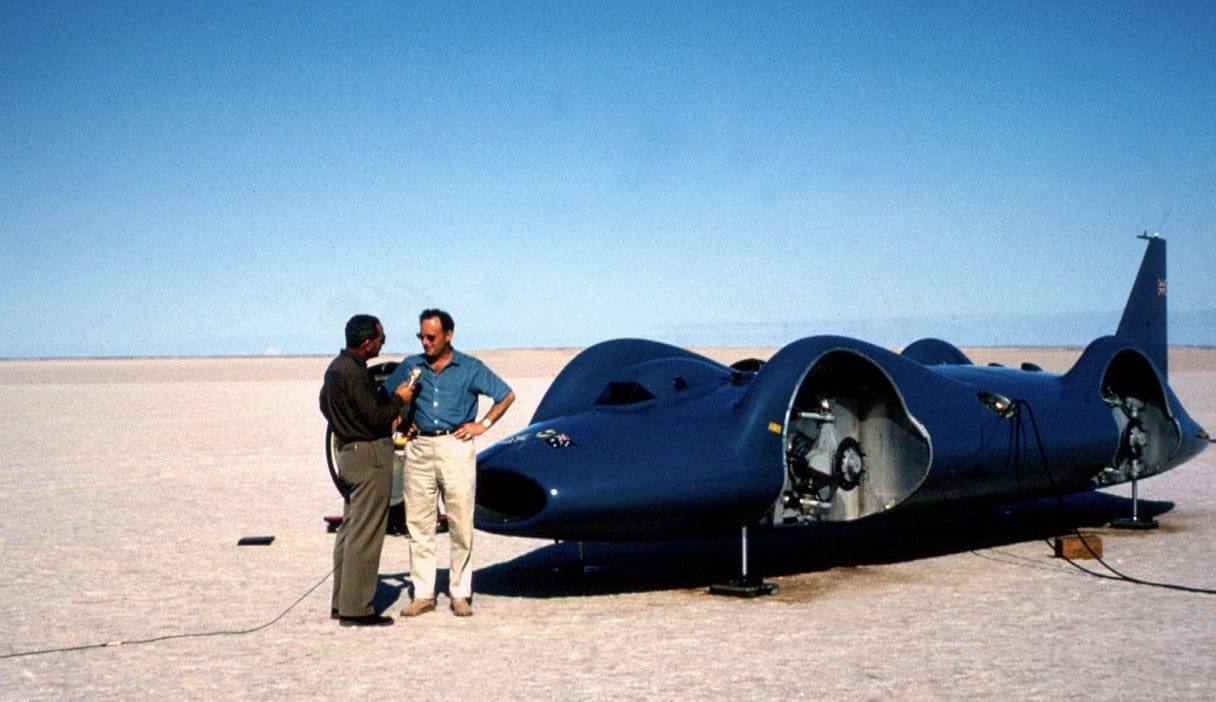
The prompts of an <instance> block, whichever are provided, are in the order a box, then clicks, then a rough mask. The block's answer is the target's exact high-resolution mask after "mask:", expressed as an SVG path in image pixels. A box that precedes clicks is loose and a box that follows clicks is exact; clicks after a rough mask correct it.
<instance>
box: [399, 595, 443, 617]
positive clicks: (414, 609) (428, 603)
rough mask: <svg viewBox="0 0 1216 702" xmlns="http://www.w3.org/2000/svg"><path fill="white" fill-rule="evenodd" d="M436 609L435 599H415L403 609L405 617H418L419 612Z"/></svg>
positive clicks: (402, 614) (402, 613) (402, 612)
mask: <svg viewBox="0 0 1216 702" xmlns="http://www.w3.org/2000/svg"><path fill="white" fill-rule="evenodd" d="M434 611H435V600H433V599H432V600H414V601H413V602H411V603H410V606H409V607H406V608H405V609H403V610H401V616H403V617H416V616H418V615H419V614H426V613H427V612H434Z"/></svg>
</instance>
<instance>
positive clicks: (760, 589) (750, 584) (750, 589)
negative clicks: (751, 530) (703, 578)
mask: <svg viewBox="0 0 1216 702" xmlns="http://www.w3.org/2000/svg"><path fill="white" fill-rule="evenodd" d="M742 542H743V560H742V568H741V572H740V574H739V577H737V578H735V579H733V580H729V581H727V582H725V583H717V584H714V585H710V586H709V594H711V595H730V596H732V597H758V596H760V595H772V594H776V592H777V586H776V585H773V584H772V583H766V582H764V580H763V579H761V578H758V577H754V576H751V575H748V573H747V527H746V526H745V527H743V536H742Z"/></svg>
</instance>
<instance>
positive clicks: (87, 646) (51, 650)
mask: <svg viewBox="0 0 1216 702" xmlns="http://www.w3.org/2000/svg"><path fill="white" fill-rule="evenodd" d="M333 574H334V571H333V570H332V569H331V570H330V571H329V572H328V573H326V574H325V576H324V577H322V578H321V579H320V580H318V581H317V582H316V584H315V585H313V586H312V587H310V588H308V590H306V591H305V592H304V594H303V595H300V597H299V598H298V599H297V600H296V601H295V602H292V603H291V606H289V607H288V608H287V609H285V610H283V611H282V612H281V613H280V614H279V616H277V617H275V618H274V619H271V620H270V621H268V622H266V623H265V624H259V625H258V626H255V627H252V628H250V629H231V630H221V631H199V632H193V633H189V634H166V635H164V636H154V637H152V638H150V639H131V640H123V641H109V642H107V643H98V644H82V645H80V646H64V647H61V648H44V649H39V650H36V651H19V652H17V653H6V654H3V655H0V660H3V659H6V658H20V657H22V656H38V655H42V654H45V653H65V652H67V651H83V650H86V649H90V648H116V647H118V646H134V645H136V644H149V643H156V642H157V641H169V640H170V639H193V638H203V637H207V636H243V635H245V634H252V633H253V632H255V631H261V630H262V629H265V628H267V627H269V626H270V625H272V624H274V623H275V622H277V621H279V620H280V619H282V618H283V617H284V616H286V615H287V613H288V612H290V611H291V610H293V609H295V608H296V605H298V604H300V603H301V602H303V601H304V600H305V599H306V598H307V597H308V596H309V595H311V594H312V593H313V591H314V590H316V589H317V588H319V587H321V584H322V583H324V582H325V581H326V580H328V579H329V576H331V575H333Z"/></svg>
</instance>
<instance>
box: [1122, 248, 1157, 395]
mask: <svg viewBox="0 0 1216 702" xmlns="http://www.w3.org/2000/svg"><path fill="white" fill-rule="evenodd" d="M1140 238H1141V239H1146V240H1147V241H1148V249H1147V250H1146V251H1145V252H1144V259H1143V260H1142V261H1141V262H1140V272H1139V273H1137V274H1136V283H1135V285H1133V286H1132V292H1131V294H1130V295H1128V296H1127V306H1126V307H1124V308H1123V319H1121V320H1119V331H1117V332H1115V333H1116V334H1118V335H1119V336H1121V337H1123V338H1125V339H1127V340H1128V341H1131V342H1133V343H1135V344H1136V345H1137V346H1139V347H1140V348H1141V349H1143V350H1144V351H1145V353H1146V354H1148V357H1149V360H1151V361H1152V362H1153V364H1154V365H1156V366H1157V370H1159V371H1161V375H1162V376H1165V377H1169V360H1168V354H1169V345H1168V344H1169V342H1168V338H1167V335H1166V314H1165V239H1162V238H1160V237H1159V236H1157V235H1156V234H1154V235H1152V236H1147V235H1142V236H1141V237H1140Z"/></svg>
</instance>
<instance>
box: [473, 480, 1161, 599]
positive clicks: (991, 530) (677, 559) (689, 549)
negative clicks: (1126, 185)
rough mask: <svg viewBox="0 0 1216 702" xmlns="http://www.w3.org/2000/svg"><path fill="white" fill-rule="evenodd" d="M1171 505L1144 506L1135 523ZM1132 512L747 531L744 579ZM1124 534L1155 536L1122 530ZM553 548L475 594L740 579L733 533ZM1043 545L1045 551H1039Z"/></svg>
mask: <svg viewBox="0 0 1216 702" xmlns="http://www.w3.org/2000/svg"><path fill="white" fill-rule="evenodd" d="M1173 508H1174V503H1172V502H1164V501H1159V502H1154V501H1145V500H1141V501H1140V503H1139V507H1138V514H1139V516H1140V517H1141V518H1156V517H1158V516H1160V515H1162V514H1164V513H1166V512H1168V511H1170V510H1172V509H1173ZM1131 514H1132V501H1131V499H1129V498H1125V497H1118V496H1114V495H1109V494H1106V493H1101V492H1089V493H1079V494H1075V495H1070V496H1067V497H1063V498H1045V499H1041V500H1033V501H1030V502H1024V503H1016V504H1010V505H997V506H991V507H984V508H972V509H967V510H953V511H950V512H948V513H940V512H939V513H919V514H909V515H898V514H895V515H883V516H881V517H879V518H874V519H867V520H861V521H859V522H857V523H854V524H836V525H814V526H810V527H793V528H787V529H777V530H772V529H770V530H765V531H753V532H752V533H751V534H750V536H749V540H748V563H749V568H748V571H749V574H750V575H753V576H759V577H762V578H763V577H776V576H782V575H791V574H796V573H810V572H816V571H823V570H828V569H831V568H835V567H841V566H861V565H879V564H886V563H898V562H903V561H912V560H917V559H922V558H932V557H934V556H942V555H949V554H954V553H964V552H967V551H972V550H977V549H985V548H992V547H997V546H1007V545H1010V544H1015V543H1021V542H1024V541H1032V540H1043V539H1049V538H1051V537H1053V536H1060V535H1063V534H1068V533H1071V532H1072V531H1073V530H1074V529H1081V528H1085V529H1089V530H1093V529H1098V528H1102V527H1106V526H1107V525H1109V523H1110V522H1111V521H1112V520H1114V519H1117V518H1120V517H1129V516H1130V515H1131ZM1119 533H1121V534H1128V535H1132V534H1141V535H1143V534H1151V533H1155V532H1151V531H1150V532H1131V531H1120V532H1119ZM582 548H583V557H584V558H583V560H582V561H581V562H580V561H579V545H578V544H576V543H574V542H562V543H555V544H553V545H550V546H545V547H542V548H538V549H536V550H534V551H531V552H529V553H526V554H524V555H522V556H519V557H517V558H514V559H512V560H510V561H506V562H503V563H498V564H495V565H492V566H488V567H486V568H481V569H479V570H478V571H477V573H476V590H477V591H478V592H482V593H486V594H492V595H503V596H509V597H541V598H548V597H571V596H577V595H592V594H610V593H622V592H646V591H654V590H672V589H686V588H701V587H708V586H709V585H711V584H714V583H722V582H726V581H728V580H730V579H732V578H737V577H738V576H739V575H740V566H741V557H742V552H741V544H740V539H739V536H738V535H735V536H732V537H722V538H713V539H700V540H695V541H664V542H629V543H603V542H595V543H585V544H583V547H582ZM1044 548H1046V546H1044Z"/></svg>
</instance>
